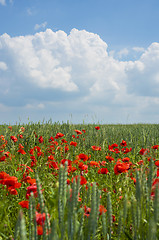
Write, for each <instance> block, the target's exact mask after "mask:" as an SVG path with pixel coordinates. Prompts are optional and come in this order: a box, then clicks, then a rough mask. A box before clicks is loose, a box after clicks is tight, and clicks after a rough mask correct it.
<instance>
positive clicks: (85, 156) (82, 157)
mask: <svg viewBox="0 0 159 240" xmlns="http://www.w3.org/2000/svg"><path fill="white" fill-rule="evenodd" d="M77 158H78V159H81V160H83V161H84V162H85V161H87V160H88V159H89V157H88V156H87V155H86V154H84V153H80V154H79V155H77Z"/></svg>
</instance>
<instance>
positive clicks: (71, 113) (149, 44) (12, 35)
mask: <svg viewBox="0 0 159 240" xmlns="http://www.w3.org/2000/svg"><path fill="white" fill-rule="evenodd" d="M158 12H159V1H157V0H134V1H131V0H120V1H119V0H80V1H79V0H67V1H66V0H46V1H44V0H0V22H1V25H0V85H1V88H0V123H10V124H13V123H15V122H19V121H20V122H28V121H34V122H36V121H42V120H44V119H45V120H46V121H47V120H49V119H50V118H51V119H52V120H53V121H60V122H61V121H64V122H65V121H67V120H69V121H71V122H83V121H85V122H100V123H138V122H145V123H158V122H159V110H158V109H159V67H158V66H159V31H158V30H159V27H158V26H159V14H158ZM28 119H29V120H28Z"/></svg>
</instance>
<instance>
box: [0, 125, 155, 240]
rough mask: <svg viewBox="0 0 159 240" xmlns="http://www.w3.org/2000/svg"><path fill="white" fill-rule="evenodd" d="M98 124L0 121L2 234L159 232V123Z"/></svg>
mask: <svg viewBox="0 0 159 240" xmlns="http://www.w3.org/2000/svg"><path fill="white" fill-rule="evenodd" d="M98 126H99V130H97V129H98V128H96V127H97V125H95V124H78V125H75V124H70V123H63V124H60V123H52V122H50V121H49V122H46V123H40V122H39V123H28V124H25V125H20V124H19V125H18V124H17V125H14V126H8V125H0V134H1V135H0V169H1V170H0V213H1V214H0V239H48V240H49V239H84V240H86V239H115V240H116V239H148V240H149V239H156V240H157V239H158V238H159V201H158V199H159V198H158V192H159V191H158V187H157V186H159V185H158V183H159V170H158V169H159V162H158V158H159V145H158V144H159V125H158V124H132V125H98ZM75 130H78V131H75ZM11 136H12V137H11ZM23 201H25V202H23ZM22 203H23V204H24V205H22ZM20 204H21V205H20ZM26 204H27V205H26Z"/></svg>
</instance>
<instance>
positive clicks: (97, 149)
mask: <svg viewBox="0 0 159 240" xmlns="http://www.w3.org/2000/svg"><path fill="white" fill-rule="evenodd" d="M91 148H92V149H93V150H94V151H101V147H97V146H91Z"/></svg>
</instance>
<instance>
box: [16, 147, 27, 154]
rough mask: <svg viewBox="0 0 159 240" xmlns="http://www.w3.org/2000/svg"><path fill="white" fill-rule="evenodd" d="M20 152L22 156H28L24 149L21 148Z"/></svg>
mask: <svg viewBox="0 0 159 240" xmlns="http://www.w3.org/2000/svg"><path fill="white" fill-rule="evenodd" d="M18 152H19V153H21V154H23V155H24V154H26V152H25V151H24V149H22V148H20V149H19V150H18Z"/></svg>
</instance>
